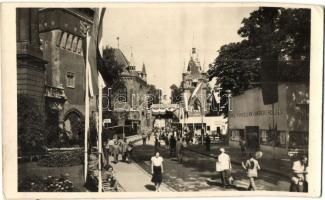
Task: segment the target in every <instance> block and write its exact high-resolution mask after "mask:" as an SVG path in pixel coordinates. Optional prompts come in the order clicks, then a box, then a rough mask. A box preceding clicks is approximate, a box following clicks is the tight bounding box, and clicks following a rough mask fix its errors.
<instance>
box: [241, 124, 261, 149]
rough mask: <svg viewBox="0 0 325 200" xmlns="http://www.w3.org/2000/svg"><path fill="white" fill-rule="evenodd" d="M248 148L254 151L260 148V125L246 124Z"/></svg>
mask: <svg viewBox="0 0 325 200" xmlns="http://www.w3.org/2000/svg"><path fill="white" fill-rule="evenodd" d="M245 132H246V142H247V148H248V149H250V150H253V151H257V150H259V149H260V141H259V138H260V134H259V132H260V131H259V127H258V126H245Z"/></svg>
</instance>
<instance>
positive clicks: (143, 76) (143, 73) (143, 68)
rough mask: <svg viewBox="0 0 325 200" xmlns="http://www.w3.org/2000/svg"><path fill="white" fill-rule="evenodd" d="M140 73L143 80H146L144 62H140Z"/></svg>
mask: <svg viewBox="0 0 325 200" xmlns="http://www.w3.org/2000/svg"><path fill="white" fill-rule="evenodd" d="M141 74H142V78H143V80H145V81H147V72H146V66H145V65H144V63H143V64H142V71H141Z"/></svg>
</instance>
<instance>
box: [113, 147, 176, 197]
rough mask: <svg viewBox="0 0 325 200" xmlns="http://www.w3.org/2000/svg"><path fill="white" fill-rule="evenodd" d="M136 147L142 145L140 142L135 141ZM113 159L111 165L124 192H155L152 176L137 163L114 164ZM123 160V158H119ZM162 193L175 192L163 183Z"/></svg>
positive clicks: (120, 162)
mask: <svg viewBox="0 0 325 200" xmlns="http://www.w3.org/2000/svg"><path fill="white" fill-rule="evenodd" d="M135 145H140V141H135ZM112 160H113V157H110V161H111V162H110V164H111V165H112V166H113V169H114V173H115V177H116V179H117V180H118V182H119V184H120V185H121V187H122V188H123V190H125V191H127V192H155V186H154V184H153V183H152V182H151V174H149V173H148V172H146V171H145V170H144V169H142V168H141V167H140V166H139V165H138V164H137V163H135V162H131V163H130V164H129V163H126V162H122V161H119V162H118V163H116V164H115V163H114V162H112ZM119 160H121V156H119ZM160 191H161V192H172V191H174V190H173V189H172V188H171V187H169V186H167V185H166V184H164V183H162V184H161V186H160Z"/></svg>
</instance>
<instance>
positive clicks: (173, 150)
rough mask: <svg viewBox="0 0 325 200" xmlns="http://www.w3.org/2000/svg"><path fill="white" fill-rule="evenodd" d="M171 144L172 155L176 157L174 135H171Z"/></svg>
mask: <svg viewBox="0 0 325 200" xmlns="http://www.w3.org/2000/svg"><path fill="white" fill-rule="evenodd" d="M169 146H170V156H172V157H174V156H175V153H176V139H175V137H174V135H171V137H170V140H169Z"/></svg>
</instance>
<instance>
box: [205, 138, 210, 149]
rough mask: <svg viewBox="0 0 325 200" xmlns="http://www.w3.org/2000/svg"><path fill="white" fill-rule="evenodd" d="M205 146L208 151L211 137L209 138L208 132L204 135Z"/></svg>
mask: <svg viewBox="0 0 325 200" xmlns="http://www.w3.org/2000/svg"><path fill="white" fill-rule="evenodd" d="M205 146H206V151H207V152H210V146H211V139H210V136H209V134H206V136H205Z"/></svg>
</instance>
